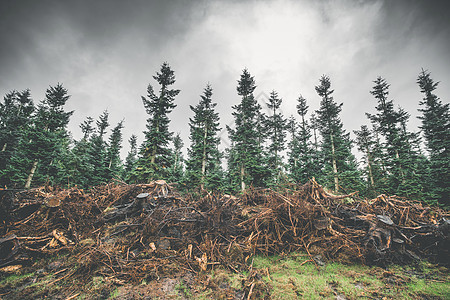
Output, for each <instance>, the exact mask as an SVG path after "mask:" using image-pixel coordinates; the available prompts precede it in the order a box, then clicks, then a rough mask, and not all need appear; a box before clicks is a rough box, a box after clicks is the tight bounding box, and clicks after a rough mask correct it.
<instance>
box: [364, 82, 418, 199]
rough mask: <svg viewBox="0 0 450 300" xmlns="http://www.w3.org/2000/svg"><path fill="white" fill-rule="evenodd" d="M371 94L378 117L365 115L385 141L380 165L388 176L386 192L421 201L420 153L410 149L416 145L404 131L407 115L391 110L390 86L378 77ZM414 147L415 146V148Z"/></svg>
mask: <svg viewBox="0 0 450 300" xmlns="http://www.w3.org/2000/svg"><path fill="white" fill-rule="evenodd" d="M374 83H375V85H374V87H373V89H372V91H371V92H370V93H371V94H372V95H374V97H375V99H377V101H378V105H377V106H376V110H377V111H378V112H377V114H374V115H371V114H367V116H368V118H369V119H370V120H371V121H372V123H373V124H375V125H376V127H377V130H378V131H379V133H380V134H381V135H382V136H383V138H384V144H383V148H384V151H383V152H384V159H383V165H384V167H385V169H386V174H387V183H386V187H387V192H389V193H395V194H400V195H402V196H408V197H415V198H420V197H421V196H422V194H423V185H422V183H421V179H420V174H421V173H422V172H421V170H420V167H421V166H420V165H421V163H420V160H419V157H420V156H419V154H418V153H416V152H415V151H414V149H413V147H411V145H412V144H414V143H417V141H416V140H415V138H414V134H411V133H409V132H408V131H407V130H406V124H407V121H408V119H409V114H407V113H406V112H405V111H404V110H402V109H400V110H398V111H396V110H395V109H394V102H393V101H392V100H389V99H388V95H389V84H388V83H387V82H386V80H385V79H383V78H381V77H378V78H377V79H376V80H375V81H374ZM416 148H417V147H416Z"/></svg>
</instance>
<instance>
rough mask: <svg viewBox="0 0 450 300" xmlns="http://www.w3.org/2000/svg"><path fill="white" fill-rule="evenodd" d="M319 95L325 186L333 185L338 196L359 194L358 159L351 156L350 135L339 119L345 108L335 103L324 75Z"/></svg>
mask: <svg viewBox="0 0 450 300" xmlns="http://www.w3.org/2000/svg"><path fill="white" fill-rule="evenodd" d="M316 92H317V94H318V95H319V96H320V97H322V100H321V102H320V108H319V110H317V116H318V117H317V118H318V126H319V131H320V134H321V136H322V143H321V152H322V156H323V159H324V173H325V180H326V182H325V185H327V186H330V184H331V183H333V184H332V185H333V187H334V191H335V192H338V191H339V190H341V189H343V190H344V191H349V190H350V189H353V190H359V189H360V187H361V181H360V174H359V171H358V170H357V164H356V160H355V157H354V156H353V155H352V153H351V144H352V142H351V140H350V134H349V133H346V132H345V130H344V129H343V124H342V121H341V119H340V118H339V114H340V112H341V110H342V105H343V104H342V103H341V104H337V103H336V102H335V101H334V99H333V96H332V95H333V92H334V90H332V89H331V82H330V78H329V77H328V76H325V75H323V76H322V77H321V78H320V84H319V85H318V86H316Z"/></svg>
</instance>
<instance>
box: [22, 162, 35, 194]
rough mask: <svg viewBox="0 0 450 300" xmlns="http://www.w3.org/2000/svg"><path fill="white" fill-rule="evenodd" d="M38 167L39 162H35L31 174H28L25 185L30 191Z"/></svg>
mask: <svg viewBox="0 0 450 300" xmlns="http://www.w3.org/2000/svg"><path fill="white" fill-rule="evenodd" d="M37 165H38V161H37V160H35V161H34V162H33V166H32V167H31V170H30V174H28V178H27V182H26V183H25V188H26V189H29V188H30V186H31V181H32V180H33V176H34V172H36V168H37Z"/></svg>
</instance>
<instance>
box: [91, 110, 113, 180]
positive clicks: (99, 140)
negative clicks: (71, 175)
mask: <svg viewBox="0 0 450 300" xmlns="http://www.w3.org/2000/svg"><path fill="white" fill-rule="evenodd" d="M108 119H109V113H108V112H107V111H104V112H103V113H102V114H101V115H100V116H99V118H98V120H97V121H96V125H97V128H96V131H95V132H94V133H93V134H92V135H91V138H90V140H89V146H88V148H87V163H88V165H89V168H90V169H91V170H92V173H91V174H86V177H88V178H90V182H91V184H92V185H99V184H104V183H108V182H109V179H110V171H109V161H108V150H107V143H106V142H105V140H104V135H105V133H106V128H108V127H109V122H108Z"/></svg>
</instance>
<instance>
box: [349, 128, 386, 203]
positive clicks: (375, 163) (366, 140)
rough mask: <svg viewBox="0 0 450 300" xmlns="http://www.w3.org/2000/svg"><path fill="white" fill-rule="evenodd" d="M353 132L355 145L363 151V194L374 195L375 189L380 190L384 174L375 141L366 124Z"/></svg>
mask: <svg viewBox="0 0 450 300" xmlns="http://www.w3.org/2000/svg"><path fill="white" fill-rule="evenodd" d="M353 132H354V133H355V135H356V145H357V146H358V150H359V151H360V152H361V153H363V159H364V164H365V166H366V168H365V176H366V182H367V191H366V192H365V193H364V194H365V195H366V196H368V197H374V196H376V194H377V191H378V190H380V187H381V184H382V180H383V176H384V174H383V172H382V167H381V162H380V160H381V157H380V152H379V150H378V149H379V148H377V141H376V138H375V137H374V135H373V133H372V132H371V130H370V129H369V128H368V127H367V126H366V125H362V126H361V129H360V130H354V131H353Z"/></svg>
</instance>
